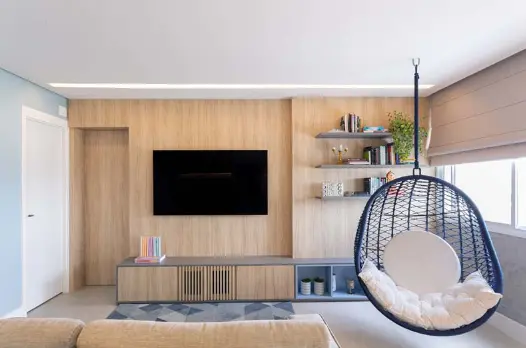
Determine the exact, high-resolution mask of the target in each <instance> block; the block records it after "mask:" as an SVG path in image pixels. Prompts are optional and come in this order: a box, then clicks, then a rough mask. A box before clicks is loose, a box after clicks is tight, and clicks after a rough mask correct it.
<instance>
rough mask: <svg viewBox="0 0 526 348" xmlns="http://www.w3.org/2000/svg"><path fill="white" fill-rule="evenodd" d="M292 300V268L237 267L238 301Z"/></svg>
mask: <svg viewBox="0 0 526 348" xmlns="http://www.w3.org/2000/svg"><path fill="white" fill-rule="evenodd" d="M293 298H294V266H238V267H237V299H238V300H286V299H293Z"/></svg>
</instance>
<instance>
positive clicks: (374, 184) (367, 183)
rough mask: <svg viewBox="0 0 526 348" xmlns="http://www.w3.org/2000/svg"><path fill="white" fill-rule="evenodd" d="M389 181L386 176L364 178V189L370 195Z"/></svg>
mask: <svg viewBox="0 0 526 348" xmlns="http://www.w3.org/2000/svg"><path fill="white" fill-rule="evenodd" d="M386 182H387V180H386V178H364V179H363V189H364V191H365V192H367V193H368V194H369V195H372V194H373V193H375V192H376V190H378V189H379V188H380V187H381V186H382V185H383V184H385V183H386Z"/></svg>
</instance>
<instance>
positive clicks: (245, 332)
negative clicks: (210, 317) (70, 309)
mask: <svg viewBox="0 0 526 348" xmlns="http://www.w3.org/2000/svg"><path fill="white" fill-rule="evenodd" d="M329 342H330V337H329V333H328V330H327V328H326V326H325V325H324V324H323V323H319V322H299V321H298V322H294V321H289V320H276V321H267V320H256V321H239V322H227V323H160V322H146V321H116V320H99V321H94V322H91V323H89V324H88V325H87V326H86V328H85V329H84V330H83V331H82V333H81V334H80V336H79V339H78V342H77V347H78V348H115V347H126V348H151V347H153V346H155V347H156V348H177V347H185V348H186V347H188V348H225V347H231V348H301V347H305V348H307V347H308V348H329Z"/></svg>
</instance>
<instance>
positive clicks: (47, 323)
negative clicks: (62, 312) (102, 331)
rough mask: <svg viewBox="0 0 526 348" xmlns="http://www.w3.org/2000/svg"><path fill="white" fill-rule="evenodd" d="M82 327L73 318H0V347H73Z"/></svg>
mask: <svg viewBox="0 0 526 348" xmlns="http://www.w3.org/2000/svg"><path fill="white" fill-rule="evenodd" d="M83 327H84V323H83V322H82V321H80V320H74V319H37V318H11V319H2V320H0V348H74V347H75V344H76V342H77V337H78V335H79V333H80V332H81V331H82V328H83Z"/></svg>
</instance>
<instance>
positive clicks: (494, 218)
mask: <svg viewBox="0 0 526 348" xmlns="http://www.w3.org/2000/svg"><path fill="white" fill-rule="evenodd" d="M444 178H445V179H446V180H448V181H451V182H452V183H453V184H454V185H456V186H457V187H458V188H460V189H461V190H462V191H464V192H465V193H466V194H467V195H468V196H469V197H470V198H471V199H472V200H473V202H475V204H476V205H477V207H478V208H479V210H480V213H481V214H482V216H483V217H484V219H485V220H486V222H489V223H490V224H491V223H497V224H500V225H507V226H508V228H510V227H511V228H513V229H525V230H526V158H523V159H518V160H502V161H490V162H478V163H466V164H459V165H455V166H451V167H446V168H445V172H444Z"/></svg>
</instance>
